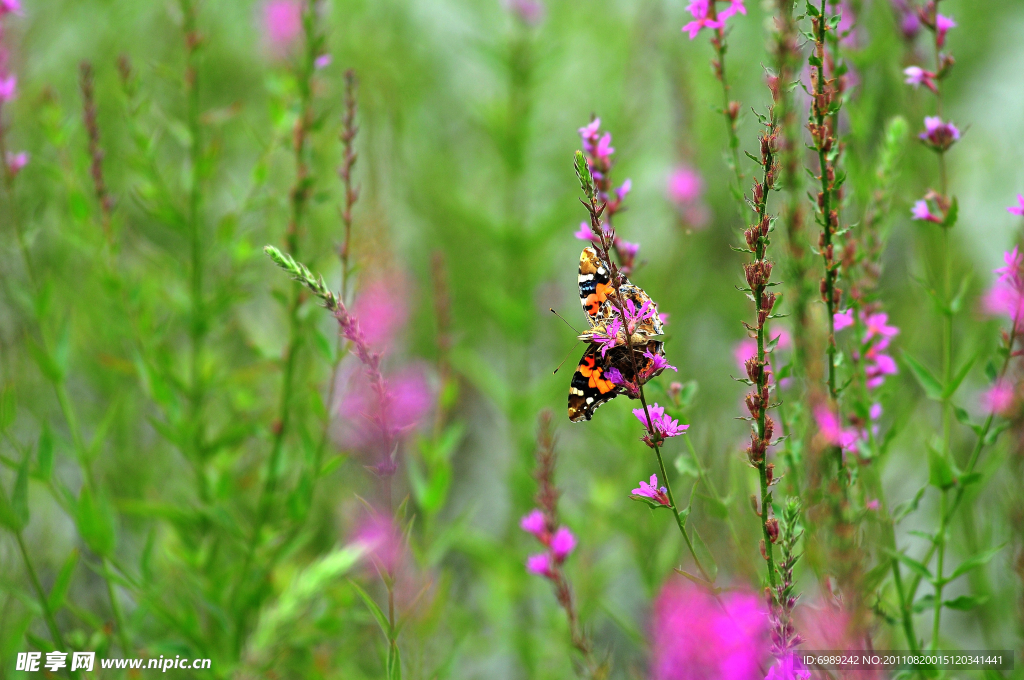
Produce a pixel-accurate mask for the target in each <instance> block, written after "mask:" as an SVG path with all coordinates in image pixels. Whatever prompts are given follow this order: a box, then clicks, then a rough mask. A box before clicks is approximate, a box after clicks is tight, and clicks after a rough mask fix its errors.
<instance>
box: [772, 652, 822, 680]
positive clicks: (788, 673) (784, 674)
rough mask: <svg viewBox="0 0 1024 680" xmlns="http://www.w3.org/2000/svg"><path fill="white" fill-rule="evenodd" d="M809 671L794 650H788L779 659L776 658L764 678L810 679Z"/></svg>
mask: <svg viewBox="0 0 1024 680" xmlns="http://www.w3.org/2000/svg"><path fill="white" fill-rule="evenodd" d="M810 677H811V672H810V671H809V670H807V669H806V668H805V667H804V664H803V662H802V661H800V658H799V657H798V656H797V654H796V653H795V652H788V653H787V654H786V655H785V656H784V657H782V658H781V659H776V660H775V663H774V664H773V665H772V667H771V668H769V669H768V675H766V676H764V680H810Z"/></svg>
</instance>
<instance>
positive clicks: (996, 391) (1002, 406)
mask: <svg viewBox="0 0 1024 680" xmlns="http://www.w3.org/2000/svg"><path fill="white" fill-rule="evenodd" d="M1013 398H1014V392H1013V385H1011V384H1009V383H1008V382H1006V381H1004V380H1000V381H997V382H996V383H995V384H994V385H992V387H990V388H988V389H987V390H985V392H984V393H983V394H982V395H981V405H982V406H983V407H984V408H985V409H986V410H987V411H990V412H992V413H999V414H1005V413H1007V412H1008V411H1009V410H1010V409H1011V408H1012V407H1013Z"/></svg>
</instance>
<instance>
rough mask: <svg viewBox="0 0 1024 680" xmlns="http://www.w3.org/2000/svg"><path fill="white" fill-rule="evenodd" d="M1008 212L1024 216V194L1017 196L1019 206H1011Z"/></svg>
mask: <svg viewBox="0 0 1024 680" xmlns="http://www.w3.org/2000/svg"><path fill="white" fill-rule="evenodd" d="M1006 212H1008V213H1010V214H1011V215H1021V216H1024V194H1017V205H1011V206H1010V207H1009V208H1007V209H1006Z"/></svg>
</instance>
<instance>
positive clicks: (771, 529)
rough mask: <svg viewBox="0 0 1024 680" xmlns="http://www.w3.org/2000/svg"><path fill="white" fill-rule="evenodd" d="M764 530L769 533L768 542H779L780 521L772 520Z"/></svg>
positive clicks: (765, 525) (768, 521)
mask: <svg viewBox="0 0 1024 680" xmlns="http://www.w3.org/2000/svg"><path fill="white" fill-rule="evenodd" d="M764 528H765V530H766V531H767V532H768V540H770V541H771V542H772V543H773V544H774V543H777V542H778V540H779V520H777V519H775V518H774V517H772V518H770V519H769V520H767V521H766V522H765V523H764Z"/></svg>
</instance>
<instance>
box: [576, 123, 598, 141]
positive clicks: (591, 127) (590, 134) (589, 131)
mask: <svg viewBox="0 0 1024 680" xmlns="http://www.w3.org/2000/svg"><path fill="white" fill-rule="evenodd" d="M600 129H601V119H600V118H595V119H594V120H592V121H590V122H589V123H588V124H587V125H585V126H583V127H581V128H580V129H579V130H578V132H579V133H580V138H581V139H583V140H584V141H587V140H590V139H593V138H595V137H596V136H597V131H598V130H600Z"/></svg>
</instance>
